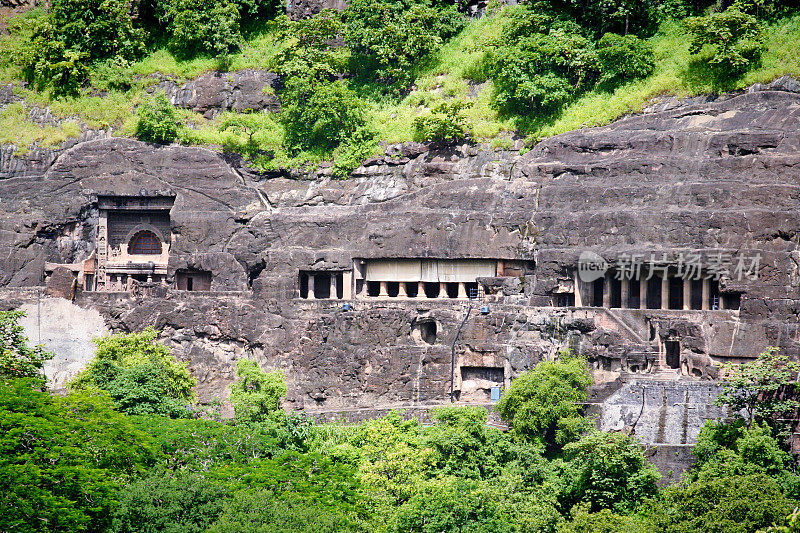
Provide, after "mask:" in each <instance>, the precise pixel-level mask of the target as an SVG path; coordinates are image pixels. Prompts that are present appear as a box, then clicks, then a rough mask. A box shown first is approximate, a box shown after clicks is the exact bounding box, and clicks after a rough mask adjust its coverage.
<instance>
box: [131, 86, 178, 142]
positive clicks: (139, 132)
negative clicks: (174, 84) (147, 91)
mask: <svg viewBox="0 0 800 533" xmlns="http://www.w3.org/2000/svg"><path fill="white" fill-rule="evenodd" d="M136 115H137V116H138V121H137V122H136V137H137V138H138V139H139V140H142V141H144V142H151V143H159V144H169V143H171V142H172V141H174V140H175V138H176V137H177V136H178V115H177V113H176V112H175V108H174V107H173V106H172V104H171V103H170V102H169V100H167V95H166V94H164V92H163V91H159V92H157V93H156V94H154V95H153V96H152V97H150V98H149V99H147V100H145V102H144V103H142V105H141V106H139V109H137V110H136Z"/></svg>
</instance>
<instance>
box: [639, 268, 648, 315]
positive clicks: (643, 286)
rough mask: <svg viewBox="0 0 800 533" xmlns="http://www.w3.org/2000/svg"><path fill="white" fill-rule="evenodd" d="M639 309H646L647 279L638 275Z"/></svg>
mask: <svg viewBox="0 0 800 533" xmlns="http://www.w3.org/2000/svg"><path fill="white" fill-rule="evenodd" d="M639 309H647V280H646V279H645V276H644V275H640V276H639Z"/></svg>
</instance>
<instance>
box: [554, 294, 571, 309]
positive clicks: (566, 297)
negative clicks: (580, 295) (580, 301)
mask: <svg viewBox="0 0 800 533" xmlns="http://www.w3.org/2000/svg"><path fill="white" fill-rule="evenodd" d="M553 300H554V302H555V306H556V307H575V294H574V293H572V292H559V293H556V294H554V295H553Z"/></svg>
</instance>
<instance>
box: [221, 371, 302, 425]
mask: <svg viewBox="0 0 800 533" xmlns="http://www.w3.org/2000/svg"><path fill="white" fill-rule="evenodd" d="M236 377H237V380H236V381H234V382H233V383H232V384H231V386H230V389H231V403H232V404H233V408H234V410H235V411H236V420H237V421H241V422H259V421H262V420H264V419H266V418H268V417H269V416H270V415H272V414H273V413H275V412H277V411H279V410H280V409H281V400H282V399H283V397H284V396H286V391H287V390H288V389H287V388H286V381H285V380H284V378H283V373H282V372H281V371H279V370H276V371H274V372H270V373H267V372H265V371H264V370H262V368H261V367H260V366H258V363H256V362H255V361H251V360H249V359H239V360H238V361H236Z"/></svg>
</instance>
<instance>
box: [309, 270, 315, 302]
mask: <svg viewBox="0 0 800 533" xmlns="http://www.w3.org/2000/svg"><path fill="white" fill-rule="evenodd" d="M315 278H316V276H314V274H309V275H308V299H309V300H316V296H314V279H315Z"/></svg>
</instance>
